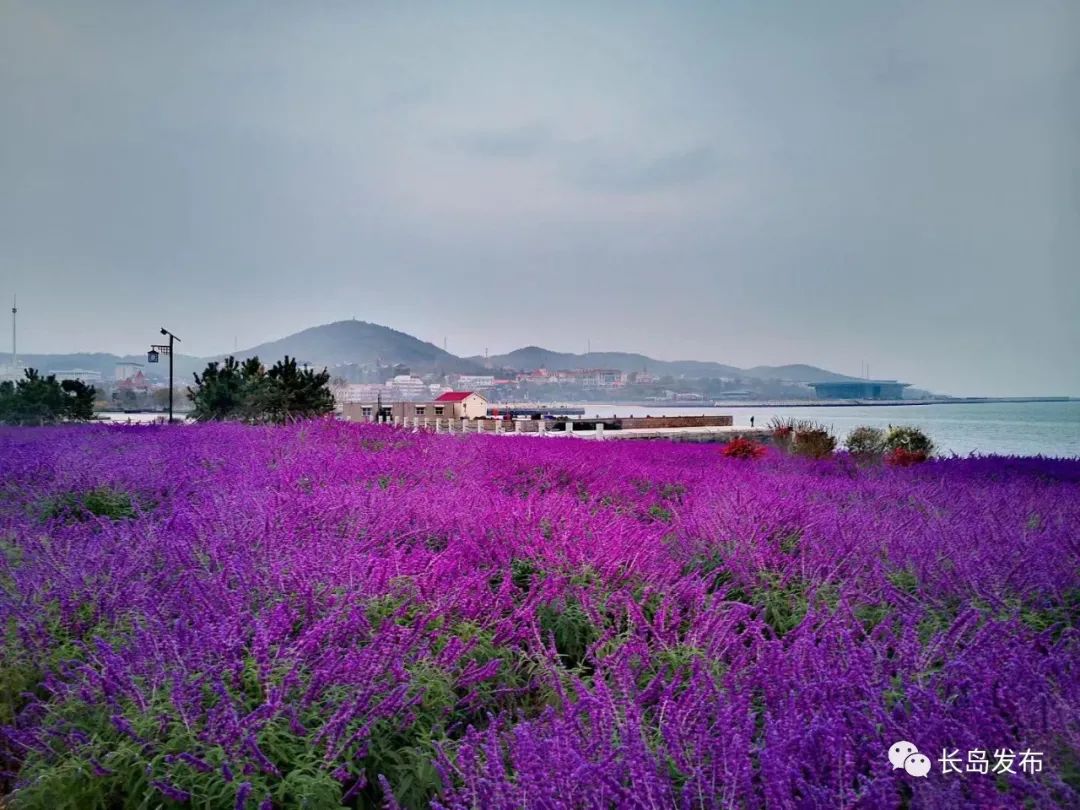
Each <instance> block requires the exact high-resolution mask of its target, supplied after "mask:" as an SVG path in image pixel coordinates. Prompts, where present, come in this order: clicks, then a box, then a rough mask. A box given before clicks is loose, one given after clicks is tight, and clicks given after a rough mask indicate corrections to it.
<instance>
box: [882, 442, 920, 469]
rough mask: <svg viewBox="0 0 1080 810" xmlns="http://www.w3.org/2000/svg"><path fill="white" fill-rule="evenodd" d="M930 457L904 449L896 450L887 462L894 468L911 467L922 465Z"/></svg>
mask: <svg viewBox="0 0 1080 810" xmlns="http://www.w3.org/2000/svg"><path fill="white" fill-rule="evenodd" d="M928 458H930V456H929V455H928V454H926V453H923V452H920V451H918V450H906V449H904V448H903V447H897V448H895V449H894V450H893V451H892V452H891V453H889V455H887V456H886V457H885V460H886V461H888V462H889V464H892V465H893V466H894V467H910V466H911V465H912V464H922V463H923V462H924V461H926V460H927V459H928Z"/></svg>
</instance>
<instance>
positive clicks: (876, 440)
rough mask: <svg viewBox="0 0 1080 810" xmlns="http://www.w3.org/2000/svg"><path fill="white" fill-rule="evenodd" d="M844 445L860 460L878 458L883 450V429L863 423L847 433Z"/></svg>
mask: <svg viewBox="0 0 1080 810" xmlns="http://www.w3.org/2000/svg"><path fill="white" fill-rule="evenodd" d="M844 447H846V448H847V451H848V452H849V453H851V455H853V456H855V457H856V458H858V459H860V460H872V459H876V458H880V457H881V455H882V454H883V453H884V452H885V431H883V430H882V429H881V428H876V427H869V426H865V425H864V426H862V427H857V428H855V429H854V430H852V431H851V433H849V434H848V435H847V438H846V439H845V440H844Z"/></svg>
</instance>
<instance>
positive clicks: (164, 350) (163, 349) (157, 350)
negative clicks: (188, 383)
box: [146, 326, 180, 425]
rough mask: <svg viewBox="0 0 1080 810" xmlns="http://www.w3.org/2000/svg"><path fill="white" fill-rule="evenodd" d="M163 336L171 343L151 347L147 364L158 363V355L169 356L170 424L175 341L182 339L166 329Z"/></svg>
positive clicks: (170, 421) (171, 419)
mask: <svg viewBox="0 0 1080 810" xmlns="http://www.w3.org/2000/svg"><path fill="white" fill-rule="evenodd" d="M161 334H163V335H168V336H169V342H168V343H167V344H164V345H163V344H159V343H155V344H152V345H151V346H150V351H148V352H147V353H146V362H147V363H156V362H157V361H158V355H162V354H167V355H169V424H170V425H171V424H172V423H173V341H174V340H175V341H177V342H180V338H178V337H177V336H176V335H174V334H173V333H172V332H170V331H169V330H168V329H166V328H165V327H164V326H163V327H161Z"/></svg>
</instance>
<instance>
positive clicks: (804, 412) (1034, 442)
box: [99, 401, 1080, 457]
mask: <svg viewBox="0 0 1080 810" xmlns="http://www.w3.org/2000/svg"><path fill="white" fill-rule="evenodd" d="M584 408H585V415H586V416H594V415H599V416H613V415H618V416H629V415H630V414H634V415H635V416H645V415H646V414H650V415H652V416H665V415H672V416H690V415H692V414H699V413H708V414H731V415H732V416H733V417H734V418H735V424H736V425H746V426H748V425H749V424H750V417H751V416H753V417H754V422H755V425H756V426H758V427H764V426H766V425H768V424H769V420H770V419H772V418H773V417H774V416H779V417H783V418H787V417H796V418H799V419H803V418H805V419H814V420H816V421H818V422H822V423H824V424H825V425H828V426H829V427H830V428H831V429H832V431H833V432H834V433H835V434H836V435H837V437H838V438H840V439H841V440H843V438H844V436H846V435H847V433H848V431H850V430H851V429H852V428H854V427H857V426H859V425H875V426H878V427H888V426H889V425H916V426H918V427H920V428H922V429H923V430H925V431H926V432H927V433H929V434H930V437H931V438H932V439H933V440H934V444H935V445H937V448H938V450H939V452H941V453H943V454H948V453H956V454H957V455H961V456H966V455H968V454H969V453H982V454H989V453H996V454H999V455H1017V456H1034V455H1044V456H1064V457H1080V401H1076V402H1023V403H1021V402H988V403H981V404H971V405H901V406H880V407H875V406H859V407H850V408H845V407H821V408H807V407H799V406H791V407H785V408H776V407H772V408H762V407H754V406H743V405H726V406H724V407H722V408H664V407H663V406H657V407H651V408H642V407H640V406H636V405H585V406H584ZM99 416H102V417H104V418H106V419H109V420H110V421H115V422H126V421H127V420H128V419H130V420H131V421H132V422H147V421H154V420H155V419H160V418H161V416H162V415H161V414H122V413H112V414H99ZM179 416H180V415H178V418H179Z"/></svg>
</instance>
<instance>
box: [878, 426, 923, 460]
mask: <svg viewBox="0 0 1080 810" xmlns="http://www.w3.org/2000/svg"><path fill="white" fill-rule="evenodd" d="M883 449H884V451H885V452H886V453H890V454H891V453H895V452H896V451H897V450H903V451H904V452H905V453H910V454H913V455H917V456H922V457H924V458H927V457H929V456H931V455H932V454H933V452H934V443H933V442H932V441H930V437H929V436H927V435H926V434H925V433H923V432H922V431H921V430H919V429H918V428H917V427H908V426H904V425H889V432H888V433H887V434H885V445H884V448H883Z"/></svg>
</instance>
